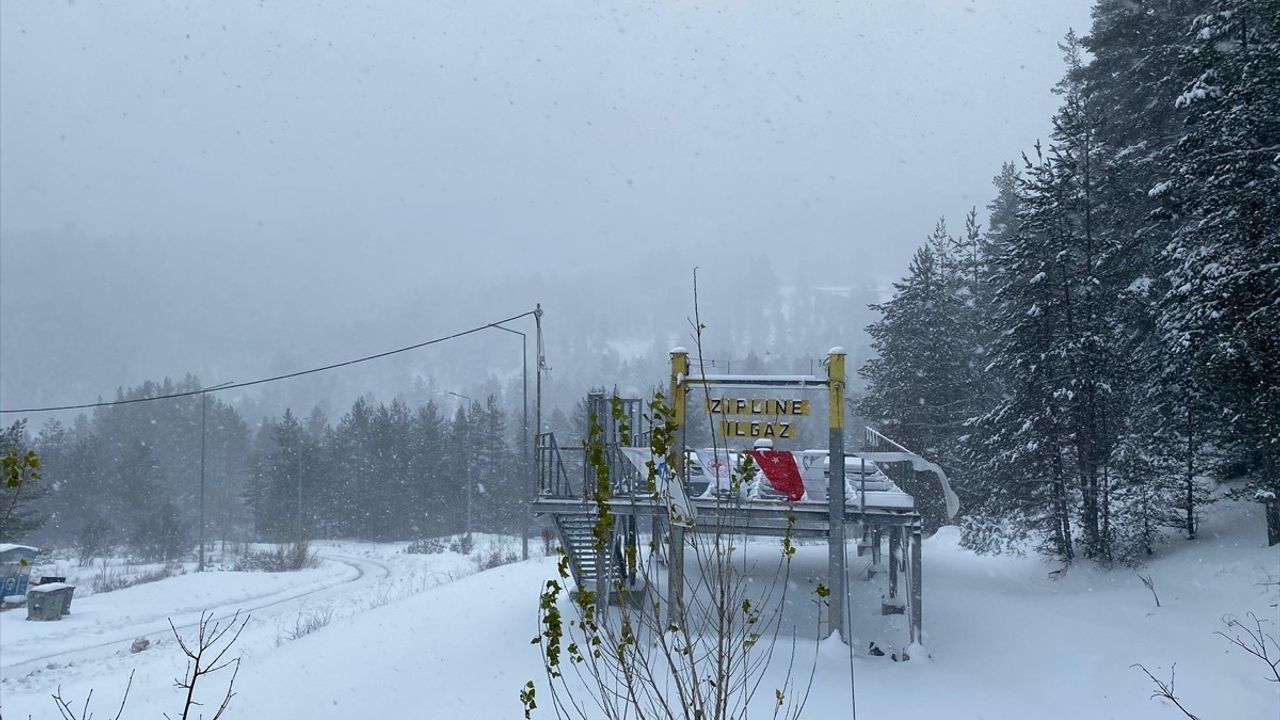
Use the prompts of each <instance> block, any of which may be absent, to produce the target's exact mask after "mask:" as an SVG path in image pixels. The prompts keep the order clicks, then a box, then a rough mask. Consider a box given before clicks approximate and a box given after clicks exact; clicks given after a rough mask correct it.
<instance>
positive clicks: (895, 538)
mask: <svg viewBox="0 0 1280 720" xmlns="http://www.w3.org/2000/svg"><path fill="white" fill-rule="evenodd" d="M901 559H902V528H897V527H895V528H890V529H889V599H891V600H892V599H894V598H897V597H898V564H899V562H901Z"/></svg>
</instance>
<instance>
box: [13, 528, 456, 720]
mask: <svg viewBox="0 0 1280 720" xmlns="http://www.w3.org/2000/svg"><path fill="white" fill-rule="evenodd" d="M403 546H404V545H403V543H402V544H374V543H359V542H320V543H316V548H317V551H318V556H319V558H320V560H321V562H320V564H319V566H318V567H316V568H312V569H308V570H303V571H299V572H291V573H260V572H226V571H223V572H206V573H191V574H186V575H179V576H176V577H171V578H167V579H164V580H161V581H158V582H153V583H147V584H142V585H135V586H133V587H129V588H125V589H122V590H117V591H115V592H110V593H100V594H91V595H89V596H88V597H84V598H77V599H76V600H75V601H74V603H73V604H72V613H71V614H70V615H67V616H66V617H64V618H63V619H62V620H60V621H58V622H52V623H33V622H27V620H26V613H25V611H23V610H21V609H19V610H12V611H8V612H4V613H0V713H2V714H3V716H4V717H11V716H12V717H23V718H25V717H27V716H28V715H30V716H31V717H33V718H40V717H46V716H51V717H56V712H55V711H54V707H53V704H52V702H51V701H50V699H49V695H50V694H51V693H53V692H54V691H55V690H56V689H57V688H59V687H62V688H63V692H64V694H65V695H66V696H67V697H79V698H80V699H81V700H83V698H84V696H85V694H86V693H87V692H88V691H89V690H90V689H96V692H95V694H94V697H95V698H98V697H102V698H107V697H110V696H111V695H112V693H118V692H120V691H122V690H123V688H124V682H125V681H126V680H127V678H128V676H129V673H130V672H131V671H135V672H136V677H135V680H134V689H133V692H131V697H132V696H133V695H138V696H139V698H140V699H141V698H142V697H144V696H146V694H147V693H148V691H149V690H163V689H164V688H166V686H169V685H171V682H170V681H171V680H172V679H173V678H174V677H176V676H177V675H179V674H181V671H182V663H181V662H180V661H181V655H180V654H179V653H178V649H177V648H176V646H175V645H176V644H175V642H174V640H173V630H172V629H171V628H170V622H171V621H172V623H173V625H174V626H175V627H176V628H177V629H178V631H179V632H180V633H182V634H183V635H184V636H190V635H192V634H193V632H194V630H195V629H196V628H197V627H198V625H199V622H200V617H201V614H202V613H207V614H210V615H211V616H212V617H213V618H214V620H215V621H221V622H224V623H225V622H229V621H230V620H231V619H232V618H233V617H234V616H235V615H236V614H237V613H239V616H240V617H241V618H244V617H245V616H249V617H250V620H249V623H248V625H247V626H246V628H245V631H244V633H243V634H242V636H241V638H240V641H239V642H238V644H237V646H236V650H237V652H238V653H240V654H242V655H243V656H244V657H245V658H246V659H249V658H255V659H258V658H262V657H264V656H268V655H269V654H271V653H274V652H276V651H277V650H278V649H279V648H281V647H283V646H286V645H288V644H290V643H291V642H293V641H294V640H295V639H296V637H295V635H297V634H298V633H299V630H298V629H299V626H300V625H306V624H307V622H308V621H309V620H310V619H311V618H322V621H321V622H320V623H318V624H319V625H322V626H323V625H327V624H329V623H331V622H332V623H340V622H341V621H343V620H345V619H349V618H350V617H352V616H353V615H357V614H360V613H363V612H367V611H368V610H370V609H372V608H375V607H380V606H383V605H387V604H391V603H394V602H396V601H399V600H402V599H404V598H406V597H408V596H410V595H413V594H416V593H419V592H422V591H424V590H427V589H429V588H432V587H435V586H437V585H440V584H442V583H447V582H451V581H452V580H454V579H456V578H459V577H463V576H465V575H469V574H472V573H474V572H475V570H476V566H475V561H474V559H473V558H471V557H466V556H462V555H458V554H455V553H442V554H438V555H406V554H404V553H401V552H400V550H401V549H402V548H403ZM323 630H324V627H318V628H316V630H315V631H317V632H319V631H323ZM141 638H145V639H146V640H148V641H150V646H149V648H148V649H147V650H146V651H144V652H141V653H132V652H130V648H131V647H132V646H133V644H134V641H135V640H138V639H141ZM103 702H105V700H104V701H103ZM160 702H163V701H160ZM130 704H131V705H133V701H131V702H130ZM104 707H105V706H104ZM113 712H114V710H113Z"/></svg>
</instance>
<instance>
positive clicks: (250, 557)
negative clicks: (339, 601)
mask: <svg viewBox="0 0 1280 720" xmlns="http://www.w3.org/2000/svg"><path fill="white" fill-rule="evenodd" d="M319 562H320V561H319V559H318V558H317V557H316V553H315V551H313V550H312V549H311V543H309V542H307V541H306V540H299V541H298V542H294V543H288V544H282V545H277V546H276V549H275V550H263V551H250V552H247V553H245V554H244V555H243V556H241V558H240V560H239V561H237V562H236V570H240V571H248V572H289V571H292V570H305V569H306V568H313V567H315V566H316V565H318V564H319Z"/></svg>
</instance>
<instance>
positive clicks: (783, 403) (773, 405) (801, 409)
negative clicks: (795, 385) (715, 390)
mask: <svg viewBox="0 0 1280 720" xmlns="http://www.w3.org/2000/svg"><path fill="white" fill-rule="evenodd" d="M706 404H707V412H708V413H710V414H712V415H779V416H782V415H786V416H799V415H808V414H809V401H808V400H789V399H786V398H724V397H718V398H715V397H713V398H707V403H706ZM762 437H763V436H762Z"/></svg>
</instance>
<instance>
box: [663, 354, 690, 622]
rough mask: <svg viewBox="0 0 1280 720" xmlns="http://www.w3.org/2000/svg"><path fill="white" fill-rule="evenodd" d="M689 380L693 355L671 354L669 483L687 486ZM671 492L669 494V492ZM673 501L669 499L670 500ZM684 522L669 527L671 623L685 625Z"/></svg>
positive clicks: (668, 601) (668, 563)
mask: <svg viewBox="0 0 1280 720" xmlns="http://www.w3.org/2000/svg"><path fill="white" fill-rule="evenodd" d="M688 380H689V353H688V352H687V351H685V350H684V348H675V349H674V350H672V351H671V419H672V420H673V421H674V423H675V437H674V438H672V442H671V448H670V449H669V450H668V454H667V471H668V473H669V474H668V477H667V482H668V483H683V482H684V464H685V449H684V424H685V417H684V410H685V407H684V406H685V392H686V389H687V388H688ZM668 492H669V491H668ZM668 497H669V496H668ZM681 522H684V520H678V519H674V518H673V519H672V521H671V522H669V523H667V622H668V624H670V625H675V626H679V627H683V625H684V527H683V526H682V525H681V524H680V523H681Z"/></svg>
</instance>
